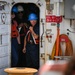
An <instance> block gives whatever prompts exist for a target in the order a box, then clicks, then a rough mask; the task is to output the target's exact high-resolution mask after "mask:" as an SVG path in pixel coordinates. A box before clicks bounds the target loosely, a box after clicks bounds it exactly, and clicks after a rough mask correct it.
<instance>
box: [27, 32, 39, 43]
mask: <svg viewBox="0 0 75 75" xmlns="http://www.w3.org/2000/svg"><path fill="white" fill-rule="evenodd" d="M26 38H27V41H28V42H29V43H31V44H33V43H34V44H39V37H38V38H37V39H35V38H34V36H33V35H32V34H31V32H30V31H28V32H27V35H26Z"/></svg>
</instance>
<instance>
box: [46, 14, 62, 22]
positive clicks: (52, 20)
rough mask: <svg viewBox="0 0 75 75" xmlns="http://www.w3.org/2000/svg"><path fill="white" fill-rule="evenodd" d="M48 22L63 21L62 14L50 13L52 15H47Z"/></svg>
mask: <svg viewBox="0 0 75 75" xmlns="http://www.w3.org/2000/svg"><path fill="white" fill-rule="evenodd" d="M46 22H56V23H60V22H62V16H55V15H50V16H48V15H47V16H46Z"/></svg>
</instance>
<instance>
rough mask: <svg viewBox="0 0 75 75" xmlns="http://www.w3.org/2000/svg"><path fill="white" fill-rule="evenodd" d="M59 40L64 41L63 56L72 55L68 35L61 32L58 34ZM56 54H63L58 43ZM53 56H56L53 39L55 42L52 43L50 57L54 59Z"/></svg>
mask: <svg viewBox="0 0 75 75" xmlns="http://www.w3.org/2000/svg"><path fill="white" fill-rule="evenodd" d="M59 41H60V42H65V43H66V49H65V54H64V55H65V56H72V55H73V47H72V42H71V40H70V39H69V38H68V36H67V35H65V34H61V35H60V36H59ZM58 54H59V56H63V54H62V49H61V46H60V45H59V53H58ZM54 56H56V41H55V44H54V46H53V49H52V53H51V59H54Z"/></svg>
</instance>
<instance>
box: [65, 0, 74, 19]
mask: <svg viewBox="0 0 75 75" xmlns="http://www.w3.org/2000/svg"><path fill="white" fill-rule="evenodd" d="M64 1H65V2H64V3H65V6H64V9H65V11H64V12H65V18H67V19H75V11H74V10H73V6H74V4H75V0H64Z"/></svg>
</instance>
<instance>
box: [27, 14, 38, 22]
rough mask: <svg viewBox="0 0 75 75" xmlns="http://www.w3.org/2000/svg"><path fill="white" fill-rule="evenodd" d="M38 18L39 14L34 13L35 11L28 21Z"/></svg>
mask: <svg viewBox="0 0 75 75" xmlns="http://www.w3.org/2000/svg"><path fill="white" fill-rule="evenodd" d="M37 19H38V17H37V15H36V14H34V13H31V14H30V15H29V16H28V21H30V20H37Z"/></svg>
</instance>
